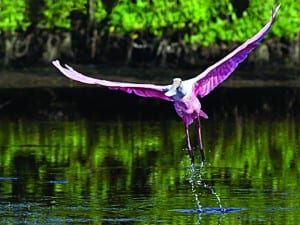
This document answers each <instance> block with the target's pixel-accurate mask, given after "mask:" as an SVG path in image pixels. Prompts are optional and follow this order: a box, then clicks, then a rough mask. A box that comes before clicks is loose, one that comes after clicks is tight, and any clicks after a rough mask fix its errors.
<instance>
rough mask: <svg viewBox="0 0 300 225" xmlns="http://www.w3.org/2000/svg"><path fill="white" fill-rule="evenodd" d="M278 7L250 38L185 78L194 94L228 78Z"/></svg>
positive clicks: (205, 92)
mask: <svg viewBox="0 0 300 225" xmlns="http://www.w3.org/2000/svg"><path fill="white" fill-rule="evenodd" d="M279 7H280V5H278V6H277V7H276V8H275V10H274V11H273V12H272V16H271V18H270V20H269V22H268V23H267V24H266V25H265V26H264V27H263V28H262V29H261V30H260V31H259V32H258V33H257V34H255V35H254V36H253V37H252V38H251V39H248V40H247V41H246V42H244V43H243V44H242V45H240V46H239V47H238V48H236V49H235V50H234V51H232V52H231V53H230V54H228V55H227V56H225V57H224V58H223V59H221V60H220V61H218V62H217V63H215V64H214V65H212V66H210V67H209V68H207V69H206V70H205V71H204V72H203V73H201V74H199V75H198V76H196V77H194V78H192V79H189V80H187V82H191V83H194V84H195V85H194V90H193V91H194V93H195V94H196V95H199V96H200V97H204V96H206V95H207V94H209V93H210V92H211V91H212V90H213V89H214V88H215V87H216V86H218V85H219V84H220V83H221V82H223V81H224V80H225V79H226V78H228V77H229V76H230V74H231V73H232V72H233V71H234V70H235V69H236V67H237V66H238V65H239V64H240V63H241V62H243V61H244V60H245V59H246V58H247V56H248V54H249V53H250V52H251V51H252V50H253V49H255V48H256V47H257V45H258V44H259V42H260V41H261V40H262V39H263V37H264V36H265V35H266V34H267V32H268V31H269V29H270V28H271V26H272V23H273V21H274V18H275V16H276V13H277V11H278V9H279Z"/></svg>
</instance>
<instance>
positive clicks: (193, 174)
mask: <svg viewBox="0 0 300 225" xmlns="http://www.w3.org/2000/svg"><path fill="white" fill-rule="evenodd" d="M204 169H205V164H204V163H201V164H200V167H199V168H196V167H195V166H194V165H191V166H190V167H189V175H188V177H187V181H188V182H189V183H190V185H191V189H192V193H193V195H194V198H195V202H196V205H197V211H198V212H199V213H201V212H204V211H206V210H204V209H203V206H202V205H201V202H200V198H199V193H198V189H199V188H202V189H206V190H209V191H210V193H211V194H212V195H213V196H214V197H215V198H216V203H217V205H218V207H219V210H218V211H220V212H225V211H226V209H225V208H223V206H222V203H221V198H220V196H219V195H218V194H217V192H216V191H215V189H214V187H213V186H211V185H209V184H207V183H205V181H204V179H203V170H204Z"/></svg>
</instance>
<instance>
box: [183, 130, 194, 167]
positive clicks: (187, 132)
mask: <svg viewBox="0 0 300 225" xmlns="http://www.w3.org/2000/svg"><path fill="white" fill-rule="evenodd" d="M185 133H186V139H187V145H188V150H189V154H190V158H191V161H192V164H194V153H193V150H192V146H191V141H190V134H189V125H185Z"/></svg>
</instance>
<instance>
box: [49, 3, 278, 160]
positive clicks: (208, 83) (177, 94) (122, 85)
mask: <svg viewBox="0 0 300 225" xmlns="http://www.w3.org/2000/svg"><path fill="white" fill-rule="evenodd" d="M279 7H280V5H279V6H277V7H276V8H275V10H273V12H272V15H271V18H270V20H269V22H268V23H267V24H266V25H265V26H264V27H263V28H262V29H261V30H260V31H259V32H258V33H257V34H255V35H254V36H253V37H252V38H250V39H248V40H247V41H246V42H244V43H243V44H242V45H240V46H239V47H238V48H236V49H235V50H233V51H232V52H231V53H229V54H228V55H227V56H225V57H224V58H223V59H221V60H220V61H218V62H217V63H215V64H214V65H212V66H210V67H208V68H207V69H206V70H205V71H204V72H202V73H200V74H199V75H197V76H195V77H194V78H191V79H188V80H184V81H183V80H182V79H181V78H174V79H173V84H171V85H155V84H138V83H126V82H115V81H108V80H101V79H96V78H91V77H88V76H85V75H83V74H81V73H79V72H77V71H75V70H74V69H73V68H71V67H70V66H68V65H65V66H61V64H60V62H59V61H58V60H55V61H53V62H52V63H53V65H54V66H55V67H56V68H57V69H58V70H59V71H61V72H62V73H63V74H64V75H65V76H67V77H69V78H71V79H73V80H76V81H80V82H82V83H86V84H95V85H100V86H107V87H109V88H110V89H112V90H121V91H125V92H127V93H129V94H136V95H138V96H142V97H154V98H160V99H163V100H166V101H171V102H174V107H175V110H176V112H177V114H178V115H179V116H180V117H181V118H182V120H183V123H184V126H185V132H186V138H187V146H188V151H189V155H190V158H191V161H192V163H194V153H193V150H192V147H191V142H190V135H189V125H191V124H192V123H193V121H194V120H195V119H197V120H198V135H199V148H200V153H201V157H202V160H203V161H204V160H205V158H204V151H203V145H202V137H201V123H200V118H201V117H203V118H205V119H207V118H208V116H207V115H206V113H205V112H203V111H202V110H201V104H200V101H199V99H198V96H199V97H200V98H202V97H204V96H206V95H207V94H209V93H210V92H211V91H212V90H213V89H214V88H215V87H216V86H218V85H219V84H220V83H221V82H223V81H224V80H225V79H226V78H228V77H229V75H230V74H231V73H232V72H233V71H234V70H235V69H236V67H237V66H238V64H239V63H241V62H243V61H244V60H245V59H246V58H247V56H248V54H249V53H250V52H251V51H252V50H253V49H254V48H256V47H257V45H258V44H259V42H260V41H261V40H262V39H263V37H264V36H265V35H266V34H267V32H268V31H269V29H270V28H271V25H272V23H273V21H274V18H275V16H276V13H277V11H278V9H279Z"/></svg>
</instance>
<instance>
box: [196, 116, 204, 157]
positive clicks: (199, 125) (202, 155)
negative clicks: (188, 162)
mask: <svg viewBox="0 0 300 225" xmlns="http://www.w3.org/2000/svg"><path fill="white" fill-rule="evenodd" d="M198 136H199V149H200V154H201V158H202V162H204V161H205V156H204V150H203V144H202V135H201V123H200V116H198Z"/></svg>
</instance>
